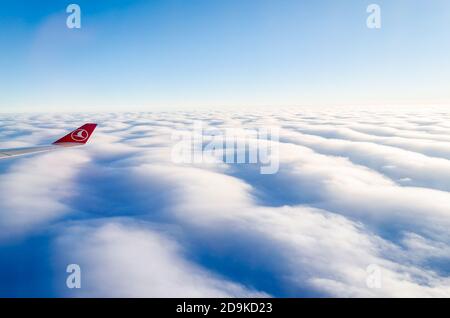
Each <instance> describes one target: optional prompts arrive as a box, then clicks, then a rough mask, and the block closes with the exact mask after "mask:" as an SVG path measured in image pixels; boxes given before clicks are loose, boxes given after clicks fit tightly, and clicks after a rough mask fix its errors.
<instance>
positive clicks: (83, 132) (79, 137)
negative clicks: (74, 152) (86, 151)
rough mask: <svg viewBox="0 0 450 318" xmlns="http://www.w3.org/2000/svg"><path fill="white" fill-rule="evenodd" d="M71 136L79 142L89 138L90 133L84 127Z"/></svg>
mask: <svg viewBox="0 0 450 318" xmlns="http://www.w3.org/2000/svg"><path fill="white" fill-rule="evenodd" d="M70 136H71V137H72V139H73V140H75V141H77V142H83V141H86V140H87V139H88V138H89V133H88V132H87V131H86V130H84V129H77V130H75V131H74V132H73V133H72V134H71V135H70Z"/></svg>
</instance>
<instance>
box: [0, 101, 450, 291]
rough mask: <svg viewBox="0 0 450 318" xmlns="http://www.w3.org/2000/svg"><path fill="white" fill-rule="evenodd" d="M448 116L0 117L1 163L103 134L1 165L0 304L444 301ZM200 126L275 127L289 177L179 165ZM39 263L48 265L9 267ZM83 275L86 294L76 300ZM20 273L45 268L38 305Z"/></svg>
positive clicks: (448, 284) (448, 252)
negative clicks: (22, 150)
mask: <svg viewBox="0 0 450 318" xmlns="http://www.w3.org/2000/svg"><path fill="white" fill-rule="evenodd" d="M449 117H450V113H448V112H447V111H446V110H443V109H438V108H429V109H427V110H426V111H424V110H417V109H416V110H415V109H396V110H387V109H375V110H371V109H366V110H352V109H324V110H321V111H319V110H314V109H307V108H305V109H287V110H284V111H278V112H276V113H273V112H269V111H260V112H251V113H250V112H244V111H243V112H218V111H211V112H192V113H189V112H183V113H181V112H178V113H176V112H173V113H110V114H93V115H89V117H88V116H87V115H86V116H84V117H82V118H80V115H71V114H67V115H66V114H59V115H51V114H49V115H21V116H12V115H11V116H6V115H3V116H2V120H1V121H0V137H1V143H0V148H2V147H3V148H6V147H14V146H26V145H30V144H37V143H45V142H50V141H52V139H54V137H55V136H58V135H60V134H62V133H63V132H64V131H65V130H70V129H71V128H73V126H74V124H73V123H74V122H77V123H80V124H81V123H82V122H84V121H96V122H98V123H99V125H100V126H99V129H98V132H96V134H95V136H94V138H93V140H92V142H91V143H90V144H89V145H88V146H86V147H84V148H79V149H72V150H68V151H59V152H55V153H51V154H41V155H35V156H31V157H22V158H18V159H14V160H3V161H1V162H0V172H1V179H0V229H1V232H2V234H1V235H0V254H1V256H2V257H1V260H0V269H1V270H2V272H5V273H8V272H9V273H10V274H11V275H9V277H7V276H8V275H4V276H1V277H0V279H2V278H3V279H4V280H5V284H4V286H5V287H4V288H2V285H1V284H0V291H1V295H12V296H15V295H22V296H27V295H30V294H31V295H50V296H113V297H115V296H125V297H158V296H159V297H166V296H174V297H183V296H187V297H207V296H223V297H235V296H242V297H247V296H275V297H305V296H306V297H308V296H325V297H326V296H344V297H356V296H367V297H378V296H383V297H400V296H407V297H416V296H426V297H437V296H440V297H449V296H450V278H449V273H450V272H449V270H448V269H449V268H450V232H449V231H448V228H449V227H450V208H449V207H450V193H449V190H450V186H449V182H448V180H449V176H450V152H449V151H448V149H450V147H449V146H450V138H449V137H447V136H448V133H449V131H450V125H448V122H449V121H448V119H449ZM197 120H201V121H202V122H203V124H204V126H205V127H209V128H214V129H219V130H220V129H226V128H230V127H235V128H246V129H255V128H257V127H268V126H271V127H273V126H276V127H279V128H280V141H279V145H278V146H279V161H280V169H279V172H278V173H276V174H273V175H262V174H260V170H259V167H258V166H257V165H252V164H225V163H224V162H221V161H217V160H216V161H209V162H208V163H204V164H201V163H197V164H176V163H173V161H172V160H171V149H172V147H173V140H172V138H171V136H172V134H173V133H174V132H179V131H183V130H189V129H192V124H193V122H194V121H197ZM52 123H57V124H52ZM75 125H76V124H75ZM36 246H38V249H36V248H35V247H36ZM31 248H33V250H38V251H43V252H42V253H43V255H39V253H35V254H33V255H34V256H29V257H27V258H24V257H22V256H21V257H15V258H14V257H13V258H9V259H8V260H6V259H5V257H7V256H8V255H19V254H20V253H21V252H25V251H28V250H30V249H31ZM39 256H41V257H39ZM72 263H75V264H79V265H80V266H81V268H82V288H81V289H80V290H70V289H68V288H67V287H66V286H65V278H66V275H67V274H66V273H65V269H66V266H67V265H68V264H72ZM33 264H34V265H33ZM36 264H38V265H36ZM17 266H20V267H23V268H26V267H27V266H37V268H38V269H40V271H41V272H39V270H36V271H35V273H36V274H35V275H36V277H31V278H30V279H31V281H32V282H39V283H36V284H37V285H36V286H39V287H36V288H35V290H34V291H33V293H30V291H29V289H27V288H26V286H24V285H25V283H24V282H23V280H21V279H19V278H18V275H19V274H18V272H17V269H16V268H17ZM371 268H372V269H373V268H376V269H377V270H378V271H379V273H380V279H381V280H380V285H379V286H376V288H373V286H370V284H368V280H370V279H371V277H372V276H371ZM37 276H39V277H37ZM11 287H13V291H11Z"/></svg>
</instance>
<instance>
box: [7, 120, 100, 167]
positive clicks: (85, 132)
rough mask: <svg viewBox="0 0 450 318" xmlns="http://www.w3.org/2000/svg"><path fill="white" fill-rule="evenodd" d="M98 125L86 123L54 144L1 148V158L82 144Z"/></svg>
mask: <svg viewBox="0 0 450 318" xmlns="http://www.w3.org/2000/svg"><path fill="white" fill-rule="evenodd" d="M96 127H97V124H85V125H83V126H81V127H80V128H78V129H76V130H74V131H72V132H71V133H69V134H67V135H66V136H64V137H62V138H60V139H58V140H57V141H55V142H54V143H53V144H51V145H47V146H37V147H28V148H18V149H0V159H6V158H11V157H16V156H22V155H27V154H32V153H38V152H45V151H52V150H56V149H61V148H64V147H76V146H81V145H84V144H86V143H87V141H88V140H89V138H90V137H91V135H92V133H93V132H94V130H95V128H96Z"/></svg>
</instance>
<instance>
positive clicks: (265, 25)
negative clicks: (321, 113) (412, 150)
mask: <svg viewBox="0 0 450 318" xmlns="http://www.w3.org/2000/svg"><path fill="white" fill-rule="evenodd" d="M69 3H70V2H69V1H59V0H58V1H36V0H32V1H23V0H18V1H7V0H0V7H1V10H0V69H1V74H0V111H8V112H10V111H13V112H14V111H48V110H55V111H76V110H94V111H104V110H116V109H117V110H119V109H128V108H131V109H146V110H147V109H148V110H151V109H161V108H162V109H173V108H185V109H190V108H194V107H222V108H223V107H232V106H240V105H245V106H286V105H305V104H306V105H309V104H313V105H324V104H326V105H341V104H397V103H408V104H410V103H411V104H436V103H439V104H442V103H448V102H449V101H450V93H449V91H448V83H449V81H450V65H449V64H450V62H449V59H448V56H449V55H450V33H449V32H448V30H449V29H450V3H449V2H448V1H446V0H433V1H424V0H420V1H419V0H414V1H406V0H395V1H374V0H372V1H361V0H349V1H327V0H320V1H301V0H277V1H274V0H244V1H242V0H241V1H237V0H227V1H206V0H189V1H186V0H184V1H183V0H164V1H157V0H155V1H132V0H126V1H123V0H122V1H117V0H108V1H106V0H97V1H77V2H75V3H77V4H79V5H80V7H81V10H82V28H81V29H79V30H74V29H72V30H70V29H68V28H67V27H66V24H65V20H66V18H67V15H68V14H67V13H66V12H65V9H66V7H67V5H68V4H69ZM370 3H377V4H379V5H380V6H381V9H382V28H381V29H380V30H370V29H368V28H367V27H366V18H367V16H368V14H367V13H366V7H367V6H368V5H369V4H370Z"/></svg>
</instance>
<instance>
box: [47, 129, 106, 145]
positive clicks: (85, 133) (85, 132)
mask: <svg viewBox="0 0 450 318" xmlns="http://www.w3.org/2000/svg"><path fill="white" fill-rule="evenodd" d="M96 127H97V124H85V125H83V126H81V127H80V128H78V129H76V130H74V131H72V132H71V133H70V134H68V135H66V136H64V137H62V138H61V139H59V140H57V141H55V142H54V143H53V144H54V145H58V144H65V143H71V144H82V145H83V144H85V143H87V141H88V140H89V138H90V137H91V135H92V133H93V132H94V130H95V128H96Z"/></svg>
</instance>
